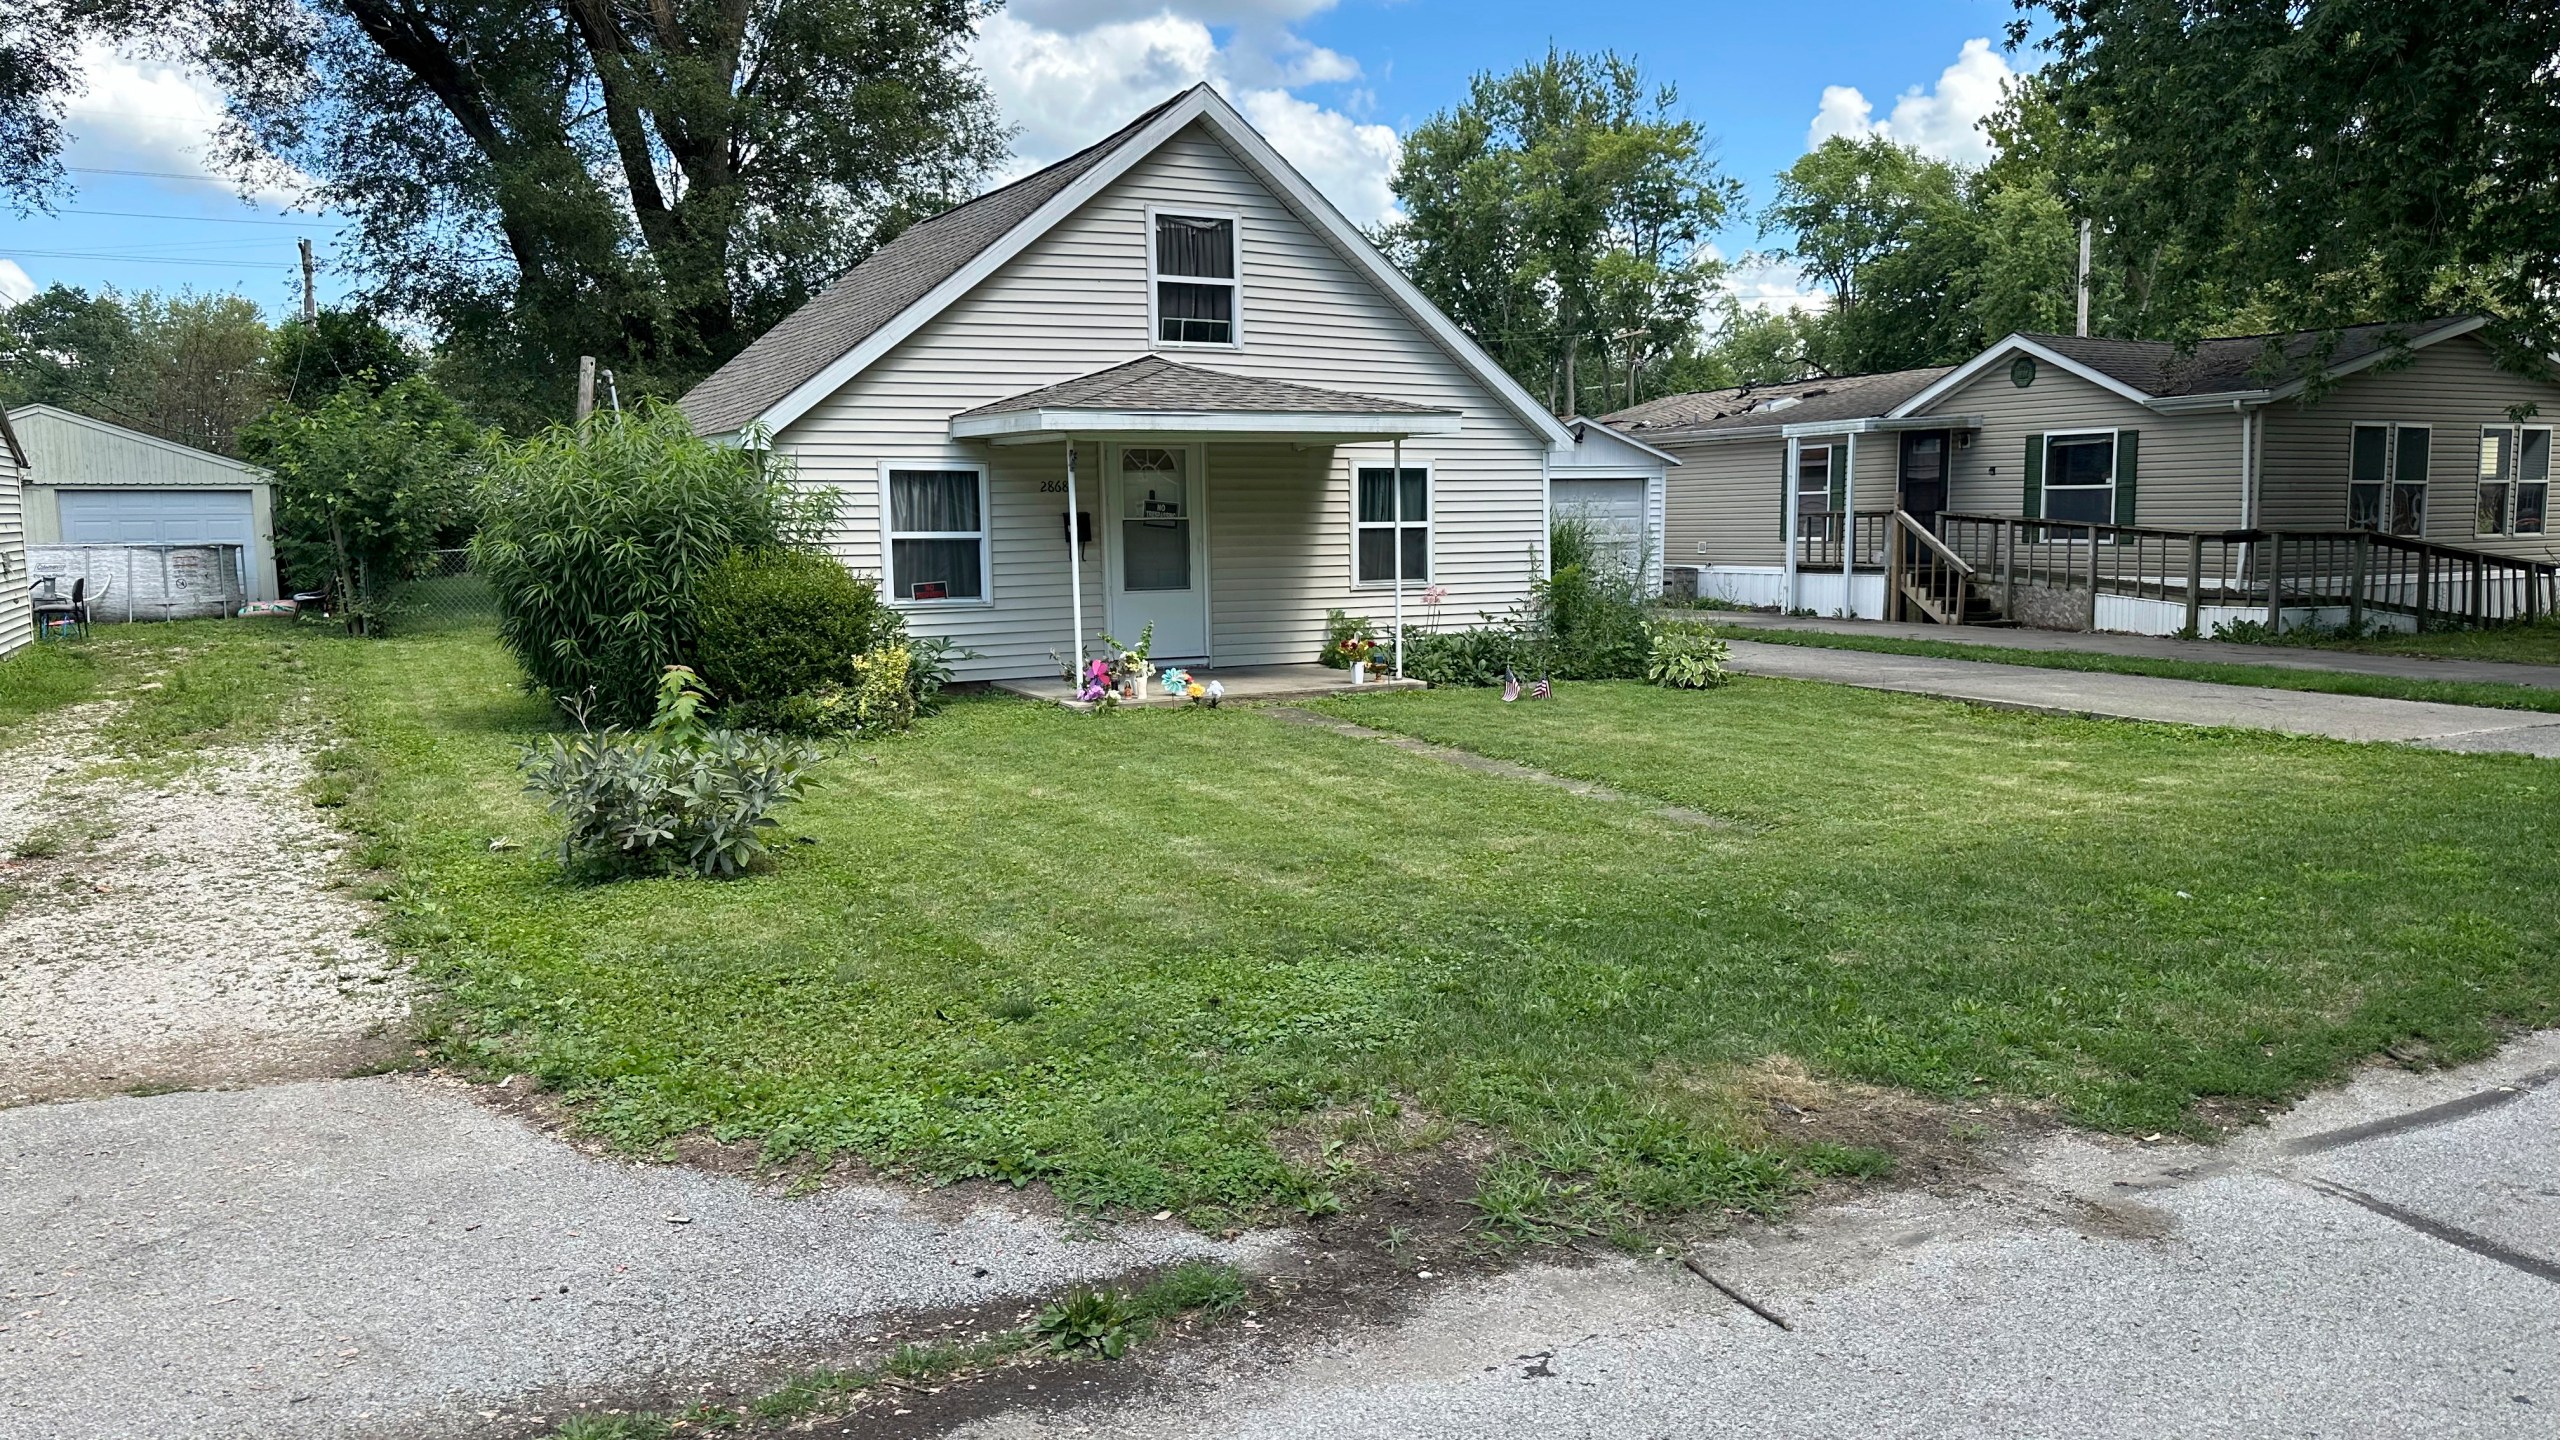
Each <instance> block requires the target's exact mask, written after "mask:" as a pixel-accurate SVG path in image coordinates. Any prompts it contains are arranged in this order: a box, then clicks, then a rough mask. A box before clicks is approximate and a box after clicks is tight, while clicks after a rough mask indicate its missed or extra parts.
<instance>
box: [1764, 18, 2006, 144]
mask: <svg viewBox="0 0 2560 1440" xmlns="http://www.w3.org/2000/svg"><path fill="white" fill-rule="evenodd" d="M2011 73H2012V72H2011V71H2010V69H2009V62H2007V61H2006V60H2003V59H2001V58H2000V55H1999V53H1998V52H1997V51H1994V50H1993V49H1992V48H1991V42H1990V41H1989V40H1967V41H1966V42H1964V49H1963V50H1962V51H1960V52H1959V53H1958V54H1957V56H1956V63H1954V64H1953V65H1950V66H1948V67H1947V68H1946V69H1944V70H1942V71H1940V72H1939V74H1938V84H1937V88H1936V89H1934V90H1927V91H1924V90H1922V89H1921V88H1920V87H1919V86H1917V85H1914V86H1912V87H1911V88H1910V89H1908V90H1905V91H1903V92H1902V94H1901V96H1900V97H1899V98H1897V99H1896V100H1895V101H1894V102H1893V113H1892V114H1891V115H1889V116H1887V117H1886V118H1884V119H1882V120H1878V119H1876V118H1875V106H1874V105H1873V104H1872V103H1871V102H1870V101H1869V100H1868V99H1867V97H1866V96H1865V95H1864V94H1862V93H1861V92H1860V91H1859V90H1858V89H1857V87H1855V86H1851V85H1825V86H1823V87H1822V103H1821V105H1820V106H1818V107H1817V108H1816V109H1815V111H1814V116H1813V125H1812V127H1811V128H1810V129H1809V130H1807V131H1806V133H1805V148H1806V149H1808V150H1809V149H1812V148H1813V147H1814V146H1817V145H1820V144H1821V143H1822V142H1823V141H1825V140H1828V139H1830V138H1831V137H1832V136H1834V135H1846V136H1849V137H1852V138H1855V137H1857V136H1860V135H1883V136H1886V137H1888V138H1890V139H1893V140H1896V141H1899V142H1901V143H1902V144H1905V145H1908V146H1911V147H1912V148H1913V149H1916V150H1918V151H1920V152H1921V153H1922V154H1924V155H1935V156H1937V157H1938V158H1939V159H1941V160H1955V161H1960V162H1962V163H1964V164H1967V165H1980V164H1983V163H1985V162H1987V161H1989V160H1990V159H1991V140H1990V137H1988V136H1986V135H1984V134H1983V133H1982V130H1981V121H1982V118H1983V117H1984V116H1986V115H1988V114H1990V113H1991V112H1992V111H1993V110H1996V109H1998V108H1999V106H2000V91H2001V86H2002V85H2004V84H2005V83H2007V81H2008V80H2009V78H2010V75H2011Z"/></svg>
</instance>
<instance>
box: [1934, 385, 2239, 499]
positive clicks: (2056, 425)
mask: <svg viewBox="0 0 2560 1440" xmlns="http://www.w3.org/2000/svg"><path fill="white" fill-rule="evenodd" d="M1922 413H1924V414H1931V415H1978V416H1981V417H1982V430H1981V432H1980V433H1979V434H1977V435H1975V436H1974V437H1973V443H1972V444H1971V445H1969V446H1968V445H1961V444H1960V445H1959V447H1958V448H1957V449H1956V450H1955V452H1954V457H1953V460H1954V463H1953V464H1952V466H1951V467H1950V473H1949V485H1948V491H1947V508H1948V509H1950V510H1966V511H1972V512H1975V513H1979V514H1991V515H2015V514H2018V513H2020V506H2021V505H2023V504H2024V503H2025V500H2026V474H2025V470H2024V464H2025V459H2026V449H2027V437H2028V436H2029V435H2036V434H2046V435H2050V434H2054V433H2057V432H2063V431H2072V430H2138V431H2140V432H2141V434H2142V442H2141V459H2140V462H2139V464H2138V465H2137V467H2136V469H2137V473H2136V476H2135V484H2134V523H2135V524H2137V525H2158V526H2162V527H2166V528H2173V529H2211V530H2222V529H2229V528H2231V527H2233V526H2237V525H2239V524H2241V523H2243V521H2242V517H2241V514H2240V495H2241V486H2240V417H2239V416H2238V415H2237V414H2234V413H2232V412H2229V411H2223V412H2218V413H2212V414H2203V415H2163V414H2161V413H2160V412H2159V411H2157V410H2153V409H2151V408H2150V407H2149V406H2146V405H2139V404H2136V403H2135V402H2133V401H2131V400H2127V399H2126V398H2124V397H2123V396H2121V395H2118V394H2116V393H2115V392H2114V391H2112V390H2109V389H2107V388H2105V387H2104V386H2100V385H2096V384H2092V383H2091V382H2089V381H2087V380H2083V379H2081V378H2080V377H2079V376H2077V375H2074V374H2072V373H2070V372H2069V371H2067V370H2064V369H2063V368H2062V367H2061V366H2058V365H2054V364H2050V363H2041V362H2040V364H2039V367H2038V373H2037V375H2036V380H2035V383H2034V384H2033V385H2030V386H2028V387H2027V388H2026V389H2024V390H2021V389H2019V388H2018V387H2017V386H2016V385H2015V384H2013V383H2011V381H2010V379H2009V367H2008V366H2006V365H2002V364H1997V363H1995V364H1992V365H1990V366H1987V367H1985V368H1984V370H1983V372H1982V373H1981V374H1979V375H1976V376H1975V377H1973V379H1971V380H1969V381H1967V382H1966V383H1965V384H1963V385H1961V386H1958V387H1957V388H1956V389H1954V390H1952V391H1949V392H1948V393H1947V394H1945V395H1943V396H1941V397H1939V399H1938V401H1937V402H1936V403H1935V404H1933V405H1931V406H1930V407H1929V408H1928V409H1927V410H1926V411H1924V412H1922ZM1962 438H1963V437H1961V436H1959V437H1958V439H1959V441H1961V440H1962Z"/></svg>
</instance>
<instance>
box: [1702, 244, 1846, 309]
mask: <svg viewBox="0 0 2560 1440" xmlns="http://www.w3.org/2000/svg"><path fill="white" fill-rule="evenodd" d="M1707 253H1708V254H1709V255H1710V256H1711V257H1713V258H1715V259H1717V260H1723V259H1724V258H1725V257H1724V252H1722V251H1720V250H1718V249H1717V248H1716V247H1714V246H1712V245H1710V246H1708V247H1707ZM1723 286H1724V290H1725V293H1727V294H1729V295H1731V296H1732V297H1733V298H1734V299H1736V300H1738V301H1740V302H1741V303H1742V308H1744V309H1746V310H1764V311H1766V310H1822V309H1827V308H1829V306H1830V304H1831V296H1830V293H1829V292H1827V291H1824V290H1821V289H1818V288H1816V287H1815V286H1814V285H1813V284H1811V283H1810V282H1808V281H1807V280H1806V279H1805V277H1804V271H1802V270H1801V269H1798V268H1797V267H1796V265H1795V264H1794V263H1793V262H1792V261H1786V260H1770V259H1766V258H1764V257H1762V256H1759V255H1745V256H1743V257H1742V258H1741V259H1740V260H1737V261H1734V262H1732V263H1731V265H1730V266H1729V267H1728V268H1727V269H1726V270H1725V272H1724V281H1723Z"/></svg>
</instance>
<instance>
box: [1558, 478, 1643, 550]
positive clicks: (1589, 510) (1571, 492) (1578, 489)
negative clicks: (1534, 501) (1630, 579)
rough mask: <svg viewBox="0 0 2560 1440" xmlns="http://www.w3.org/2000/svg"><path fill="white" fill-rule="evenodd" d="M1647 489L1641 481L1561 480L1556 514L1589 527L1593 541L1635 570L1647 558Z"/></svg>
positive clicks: (1560, 518) (1559, 517)
mask: <svg viewBox="0 0 2560 1440" xmlns="http://www.w3.org/2000/svg"><path fill="white" fill-rule="evenodd" d="M1644 490H1645V482H1643V481H1642V480H1558V481H1556V482H1555V515H1556V518H1557V519H1559V520H1562V519H1565V518H1567V517H1572V518H1576V519H1580V520H1582V521H1584V522H1585V523H1587V524H1588V525H1590V526H1591V528H1592V531H1593V532H1594V538H1596V539H1598V540H1599V541H1600V543H1601V544H1602V545H1604V546H1606V547H1608V549H1609V551H1610V552H1611V553H1612V554H1614V555H1616V556H1617V559H1618V563H1619V564H1620V565H1621V566H1624V567H1627V568H1629V569H1632V568H1634V567H1635V566H1637V565H1640V564H1642V563H1643V562H1644V559H1645V553H1644V552H1645V523H1644Z"/></svg>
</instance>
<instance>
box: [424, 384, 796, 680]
mask: <svg viewBox="0 0 2560 1440" xmlns="http://www.w3.org/2000/svg"><path fill="white" fill-rule="evenodd" d="M834 498H835V496H834V492H833V491H828V490H801V489H797V488H795V487H794V486H793V485H792V484H791V483H790V480H789V471H788V468H787V467H786V466H785V465H783V464H782V463H781V462H779V461H778V460H777V459H776V458H774V457H772V456H771V455H769V454H767V453H766V452H763V451H758V450H750V449H745V448H742V447H737V446H726V445H714V444H712V443H710V442H709V441H706V440H703V439H702V438H700V437H699V436H696V435H695V434H694V433H693V429H692V427H691V426H690V425H688V424H686V423H685V418H684V416H683V414H682V413H681V412H679V411H677V410H676V409H675V407H673V406H671V405H659V404H654V403H647V402H644V403H643V404H642V405H641V406H639V407H638V408H637V409H634V410H631V411H628V412H612V411H601V412H598V413H597V414H595V415H593V416H590V417H588V419H586V420H585V421H583V422H581V423H579V424H578V425H576V426H574V427H571V426H557V427H554V428H553V429H551V430H548V431H546V432H544V433H543V434H541V435H537V436H535V437H534V438H533V439H531V440H527V441H525V442H524V443H522V444H520V445H513V446H506V447H502V448H501V449H500V450H499V451H498V452H497V453H496V455H495V458H494V460H493V461H492V463H491V465H490V468H489V475H488V478H487V480H486V481H485V482H484V484H483V487H482V491H481V496H480V533H479V534H478V535H477V536H476V537H475V538H474V539H473V540H472V544H471V558H472V564H473V567H474V568H476V569H477V570H479V571H480V572H481V573H482V574H484V575H486V576H488V577H489V583H490V585H491V587H492V588H493V589H495V590H496V592H497V596H498V617H499V619H498V632H499V634H500V635H501V636H502V637H503V638H504V639H505V641H506V643H507V646H508V648H509V649H511V650H513V651H514V652H515V654H516V658H517V659H518V660H519V661H521V662H522V663H523V665H524V667H525V670H526V671H527V672H528V673H529V674H530V675H531V676H532V678H533V683H534V684H535V685H536V686H538V687H539V688H541V689H542V690H543V691H545V692H547V693H549V694H551V695H554V696H570V697H578V696H585V695H587V694H589V693H590V692H592V694H593V696H594V699H593V701H592V705H593V708H594V710H595V713H596V714H597V715H598V716H599V717H600V718H603V719H606V720H639V719H645V718H646V717H647V716H648V715H649V713H650V710H651V705H652V701H653V697H654V696H655V694H656V690H657V684H658V677H659V676H660V675H662V674H664V673H665V671H666V668H667V667H668V666H670V665H680V664H688V663H690V662H691V661H692V659H693V657H694V653H695V647H696V641H697V639H698V635H699V631H698V624H697V617H696V611H695V606H694V596H695V590H696V588H697V587H698V586H699V585H700V583H701V582H702V579H703V577H705V576H707V575H708V574H710V573H711V571H712V570H713V569H714V568H716V567H717V566H718V565H719V564H720V563H721V562H722V561H723V560H724V559H726V558H727V557H728V556H729V555H730V554H732V553H733V552H737V551H761V550H779V549H790V548H793V547H796V546H802V545H808V544H814V543H815V542H816V540H817V539H818V537H819V536H821V535H822V534H823V533H824V532H825V530H826V527H827V523H828V521H829V520H830V519H832V518H833V507H834Z"/></svg>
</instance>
